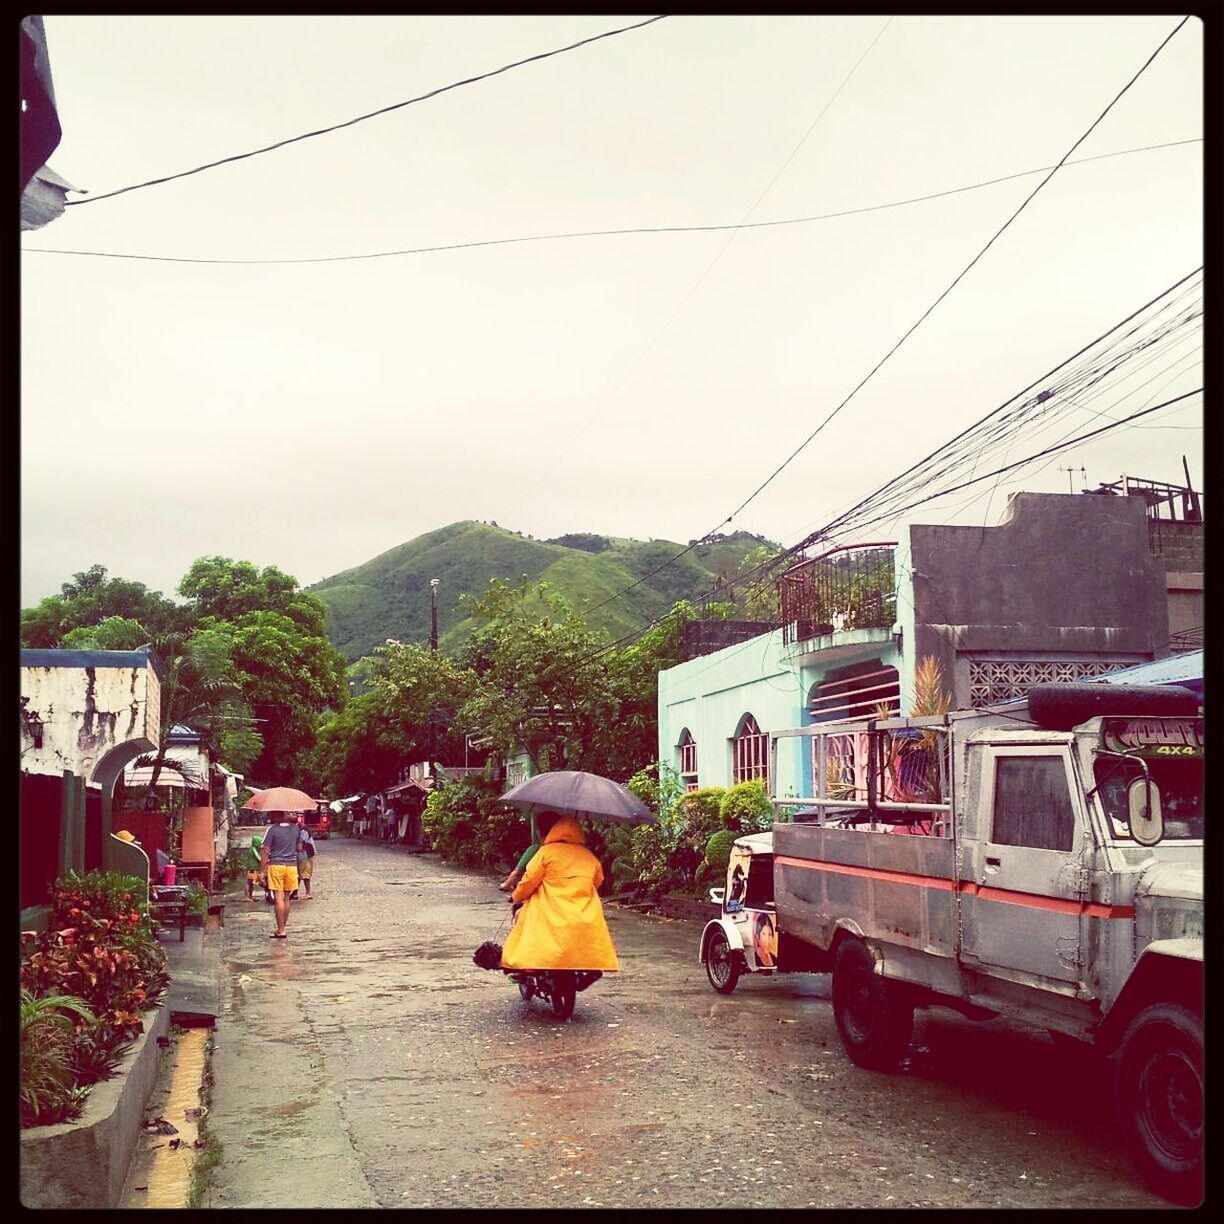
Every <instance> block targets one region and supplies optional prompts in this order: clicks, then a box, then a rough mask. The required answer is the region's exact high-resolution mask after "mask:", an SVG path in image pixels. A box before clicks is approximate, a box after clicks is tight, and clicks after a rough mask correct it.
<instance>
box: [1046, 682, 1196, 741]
mask: <svg viewBox="0 0 1224 1224" xmlns="http://www.w3.org/2000/svg"><path fill="white" fill-rule="evenodd" d="M1028 709H1029V718H1031V719H1032V720H1033V722H1035V723H1036V724H1037V725H1038V726H1039V727H1045V728H1046V729H1047V730H1049V731H1070V730H1071V728H1072V727H1078V726H1079V724H1080V723H1082V722H1087V721H1088V719H1090V718H1101V717H1103V716H1104V715H1107V714H1115V715H1117V714H1135V715H1140V716H1147V717H1149V718H1161V717H1166V718H1168V717H1173V716H1175V715H1181V714H1190V715H1194V714H1197V713H1198V709H1199V699H1198V697H1197V695H1196V694H1194V693H1192V692H1191V691H1190V690H1189V689H1188V688H1182V687H1181V686H1180V685H1177V684H1105V683H1101V682H1097V683H1077V684H1038V685H1034V686H1033V688H1031V689H1029V695H1028Z"/></svg>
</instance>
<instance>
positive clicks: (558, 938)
mask: <svg viewBox="0 0 1224 1224" xmlns="http://www.w3.org/2000/svg"><path fill="white" fill-rule="evenodd" d="M583 841H584V839H583V836H582V829H581V828H580V827H579V825H578V821H577V820H576V819H575V818H574V817H573V816H569V815H566V816H562V817H561V818H560V819H559V820H558V821H557V823H556V824H555V825H553V827H552V828H551V829H550V830H549V831H548V835H547V836H546V837H545V838H544V844H543V845H542V846H541V847H540V848H539V850H537V851H536V854H535V857H534V858H533V859H532V860H531V862H530V863H528V864H527V870H526V871H525V872H524V874H523V878H522V880H520V881H519V885H518V887H517V888H516V889H515V890H514V892H513V893H511V894H510V895H511V898H512V900H514V901H523V902H524V904H523V908H522V909H521V910H519V912H518V918H517V920H516V921H515V923H514V926H513V927H511V929H510V934H509V935H508V936H507V937H506V946H505V947H504V948H503V949H502V961H501V963H502V968H503V969H602V970H603V971H604V972H608V971H610V970H615V969H619V968H620V963H619V962H618V961H617V959H616V949H615V948H614V947H613V946H612V936H611V935H610V934H609V932H608V924H607V922H605V921H604V916H603V906H602V905H600V903H599V892H598V889H599V886H600V884H602V883H603V868H602V867H600V865H599V860H598V859H597V858H596V857H595V856H594V855H593V854H592V853H591V852H590V851H589V850H588V849H587V848H586V846H585V845H584V844H583Z"/></svg>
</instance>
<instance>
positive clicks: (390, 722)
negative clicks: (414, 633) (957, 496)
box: [371, 643, 476, 765]
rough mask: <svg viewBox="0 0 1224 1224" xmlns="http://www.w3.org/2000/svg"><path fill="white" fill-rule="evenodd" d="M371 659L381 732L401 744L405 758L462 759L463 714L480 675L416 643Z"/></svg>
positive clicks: (449, 761)
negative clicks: (460, 720)
mask: <svg viewBox="0 0 1224 1224" xmlns="http://www.w3.org/2000/svg"><path fill="white" fill-rule="evenodd" d="M371 658H372V661H373V669H372V670H373V676H372V681H371V695H372V696H373V697H374V707H375V709H376V711H377V713H378V717H379V719H380V727H379V733H380V735H381V736H382V737H383V739H384V740H389V741H390V742H392V743H394V744H397V745H398V746H399V749H400V757H401V760H402V761H404V762H407V763H409V764H410V763H412V762H413V761H429V762H430V763H432V764H437V763H445V764H451V765H453V764H456V763H457V762H459V761H461V760H462V759H463V731H462V729H461V727H460V723H459V712H460V710H461V709H462V708H463V705H464V703H465V702H466V701H467V700H468V699H469V698H470V697H471V696H472V693H473V688H474V685H475V681H476V677H475V674H474V673H473V672H472V671H471V670H470V669H468V668H465V667H463V666H462V665H460V664H458V663H456V662H455V660H453V659H451V658H449V657H448V656H446V655H444V654H438V653H436V652H434V651H429V650H425V649H424V648H422V647H420V646H416V645H404V644H401V643H391V644H388V645H385V646H380V647H379V648H378V649H377V650H375V651H374V654H373V655H372V656H371Z"/></svg>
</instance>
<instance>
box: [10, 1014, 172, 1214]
mask: <svg viewBox="0 0 1224 1224" xmlns="http://www.w3.org/2000/svg"><path fill="white" fill-rule="evenodd" d="M144 1022H145V1031H144V1032H143V1033H141V1035H140V1036H139V1037H138V1038H137V1040H136V1043H135V1045H134V1046H133V1048H132V1050H131V1051H130V1052H129V1053H128V1055H127V1057H126V1058H125V1059H124V1060H123V1062H122V1063H121V1064H120V1067H119V1071H118V1073H117V1074H116V1075H115V1076H114V1078H113V1079H109V1080H104V1081H103V1082H102V1083H100V1084H95V1085H94V1086H93V1089H92V1090H91V1091H90V1094H89V1100H88V1102H87V1103H86V1105H85V1112H84V1113H83V1114H82V1115H81V1117H80V1119H79V1120H78V1121H76V1122H64V1123H61V1124H60V1125H59V1126H36V1127H31V1128H30V1129H29V1130H23V1131H22V1132H21V1161H20V1163H21V1203H22V1206H24V1207H33V1208H61V1209H68V1210H79V1209H81V1208H98V1207H103V1208H105V1207H115V1206H117V1205H118V1202H119V1197H120V1195H121V1194H122V1192H123V1181H124V1178H125V1177H126V1176H127V1171H128V1166H129V1165H130V1164H131V1162H132V1154H133V1152H135V1150H136V1141H137V1140H138V1139H139V1138H140V1124H141V1121H142V1120H143V1117H144V1107H145V1102H146V1101H147V1100H148V1099H149V1093H150V1092H151V1091H152V1089H153V1084H154V1081H155V1079H156V1077H157V1055H158V1045H157V1039H158V1038H159V1037H164V1036H165V1035H166V1033H167V1032H168V1031H169V1028H170V1012H169V1009H168V1008H166V1007H160V1008H157V1009H156V1010H154V1011H150V1012H145V1014H144Z"/></svg>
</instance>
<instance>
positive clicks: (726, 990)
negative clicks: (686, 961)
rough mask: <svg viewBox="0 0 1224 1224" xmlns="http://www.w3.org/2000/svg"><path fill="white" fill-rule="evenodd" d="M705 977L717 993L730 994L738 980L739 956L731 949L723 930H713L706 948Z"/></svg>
mask: <svg viewBox="0 0 1224 1224" xmlns="http://www.w3.org/2000/svg"><path fill="white" fill-rule="evenodd" d="M705 971H706V977H707V978H709V979H710V985H711V986H713V987H714V989H715V990H717V991H718V993H719V994H730V993H731V992H732V991H733V990H734V989H735V983H736V982H738V981H739V975H740V958H739V957H738V956H737V955H736V954H735V953H734V952H733V951H732V950H731V944H730V942H729V941H728V940H727V934H726V932H725V931H715V932H714V934H713V935H711V936H710V943H709V947H707V948H706V962H705Z"/></svg>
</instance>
